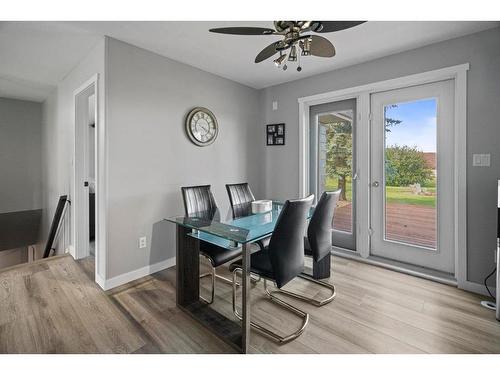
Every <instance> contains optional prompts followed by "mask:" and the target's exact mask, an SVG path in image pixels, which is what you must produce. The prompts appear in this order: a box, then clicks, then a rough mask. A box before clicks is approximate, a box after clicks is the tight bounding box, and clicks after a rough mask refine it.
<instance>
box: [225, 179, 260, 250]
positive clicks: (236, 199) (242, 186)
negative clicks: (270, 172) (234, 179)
mask: <svg viewBox="0 0 500 375" xmlns="http://www.w3.org/2000/svg"><path fill="white" fill-rule="evenodd" d="M226 190H227V195H228V196H229V203H230V204H231V211H232V213H233V219H238V218H240V217H244V216H248V215H251V214H252V202H253V201H255V197H254V195H253V193H252V190H251V189H250V185H249V184H248V182H242V183H239V184H226ZM256 244H257V245H259V247H260V249H261V250H264V248H265V247H266V246H267V244H269V239H268V238H264V239H263V240H259V241H257V242H256Z"/></svg>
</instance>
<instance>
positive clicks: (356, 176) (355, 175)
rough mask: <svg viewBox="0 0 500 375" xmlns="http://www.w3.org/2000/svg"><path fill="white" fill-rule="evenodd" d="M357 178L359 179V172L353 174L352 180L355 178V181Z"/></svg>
mask: <svg viewBox="0 0 500 375" xmlns="http://www.w3.org/2000/svg"><path fill="white" fill-rule="evenodd" d="M357 179H358V174H357V173H354V174H353V175H352V180H353V181H356V180H357Z"/></svg>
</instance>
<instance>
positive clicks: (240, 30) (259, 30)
mask: <svg viewBox="0 0 500 375" xmlns="http://www.w3.org/2000/svg"><path fill="white" fill-rule="evenodd" d="M209 31H210V32H212V33H219V34H233V35H271V34H273V33H274V32H275V31H274V30H273V29H267V28H264V27H220V28H217V29H210V30H209Z"/></svg>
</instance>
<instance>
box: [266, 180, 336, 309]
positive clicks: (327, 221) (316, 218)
mask: <svg viewBox="0 0 500 375" xmlns="http://www.w3.org/2000/svg"><path fill="white" fill-rule="evenodd" d="M339 196H340V190H337V191H331V192H326V191H325V192H324V193H323V194H322V195H321V198H320V199H319V201H318V204H317V205H316V208H315V209H314V213H313V215H312V217H311V220H310V222H309V226H308V227H307V236H306V237H304V253H305V255H308V256H311V257H312V258H313V261H314V263H315V264H321V263H322V262H321V261H322V260H326V262H323V263H325V264H324V265H323V266H324V267H330V253H331V251H332V224H333V217H334V213H335V207H336V206H337V202H338V200H339ZM299 277H300V278H302V279H304V280H307V281H310V282H312V283H314V284H317V285H319V286H322V287H324V288H327V289H328V290H329V291H330V295H329V296H328V297H327V298H325V299H322V300H317V299H314V298H311V297H308V296H305V295H302V294H297V293H294V292H290V291H287V290H284V289H279V290H276V291H273V292H272V293H282V294H286V295H288V296H291V297H294V298H297V299H300V300H302V301H306V302H308V303H310V304H312V305H315V306H323V305H326V304H327V303H330V302H332V301H333V299H334V298H335V285H332V284H329V283H327V282H324V281H320V280H318V279H316V278H314V277H313V276H312V275H308V274H306V273H302V274H300V275H299Z"/></svg>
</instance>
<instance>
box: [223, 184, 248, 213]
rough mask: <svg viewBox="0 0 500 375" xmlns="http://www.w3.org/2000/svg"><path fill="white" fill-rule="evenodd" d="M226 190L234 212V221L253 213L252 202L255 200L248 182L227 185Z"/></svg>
mask: <svg viewBox="0 0 500 375" xmlns="http://www.w3.org/2000/svg"><path fill="white" fill-rule="evenodd" d="M226 190H227V195H228V196H229V203H230V204H231V210H232V212H233V219H237V218H239V217H242V216H248V215H249V214H250V213H251V212H252V202H253V201H254V200H255V197H254V195H253V193H252V190H250V186H249V185H248V182H243V183H240V184H226Z"/></svg>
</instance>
